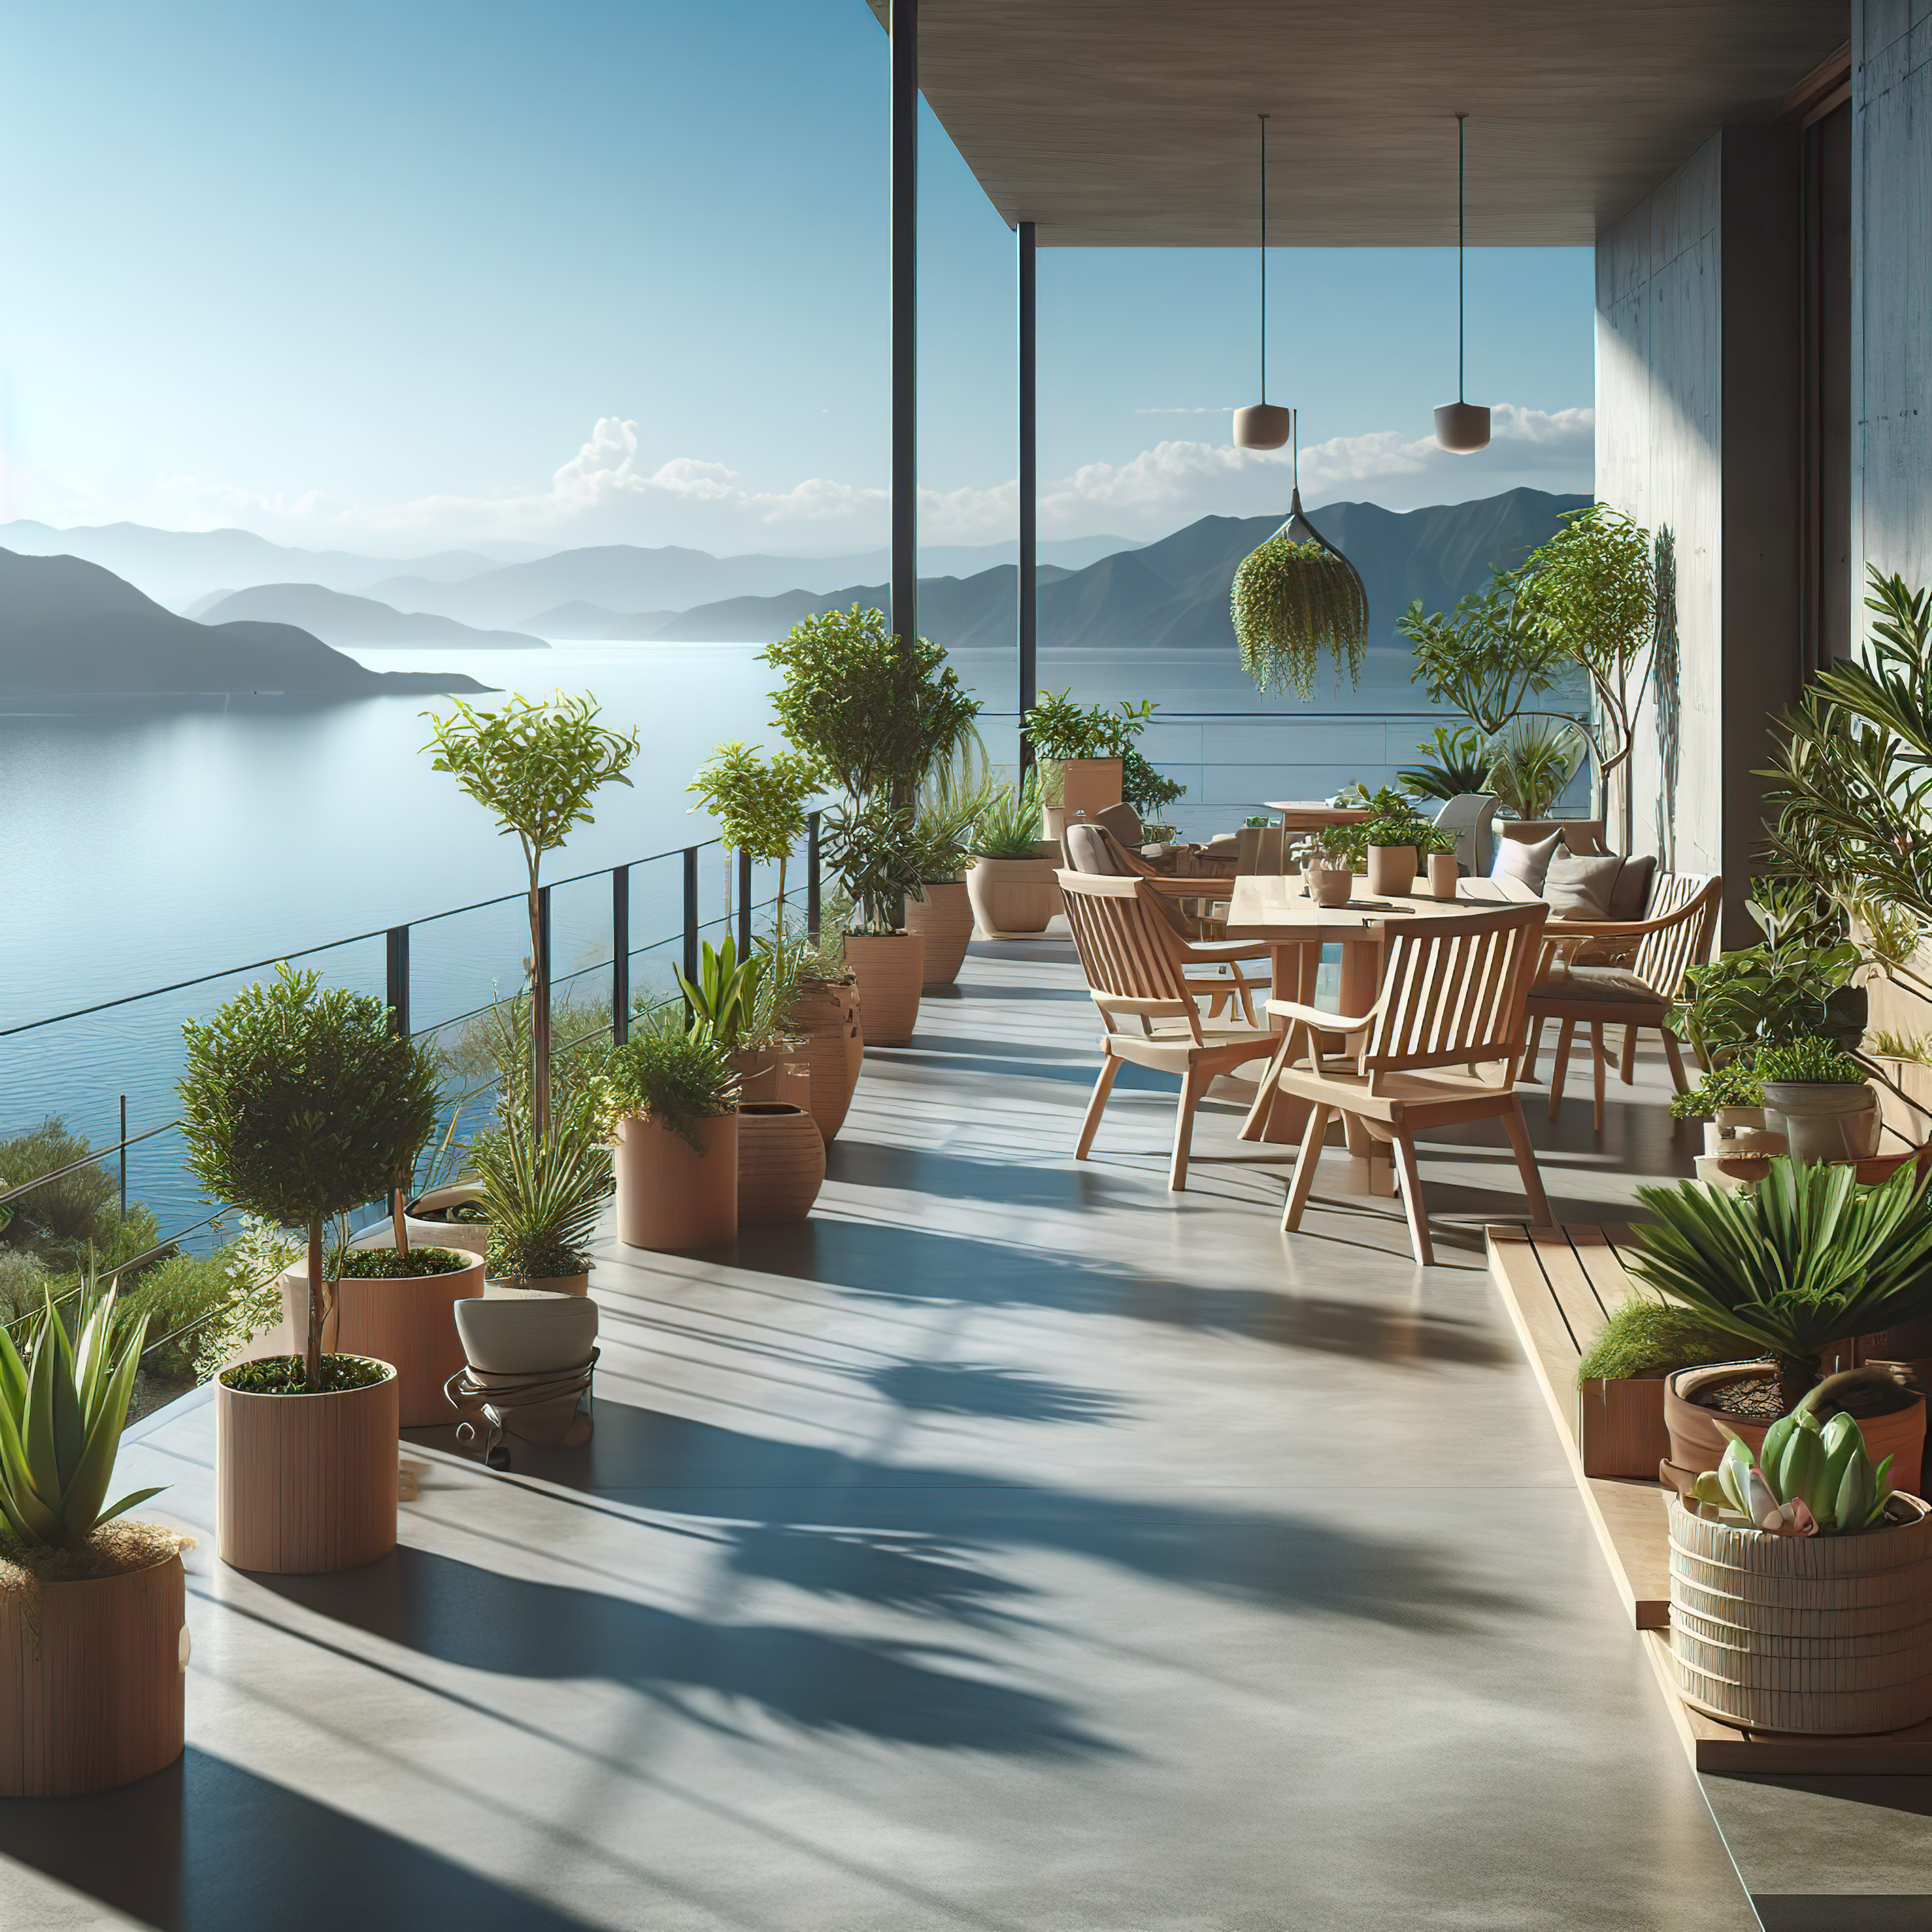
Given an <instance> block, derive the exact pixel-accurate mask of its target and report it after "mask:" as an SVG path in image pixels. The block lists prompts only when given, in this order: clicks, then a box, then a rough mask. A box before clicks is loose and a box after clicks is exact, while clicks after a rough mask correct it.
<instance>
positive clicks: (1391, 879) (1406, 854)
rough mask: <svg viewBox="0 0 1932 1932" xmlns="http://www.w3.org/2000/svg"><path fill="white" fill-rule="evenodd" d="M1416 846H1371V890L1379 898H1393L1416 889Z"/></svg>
mask: <svg viewBox="0 0 1932 1932" xmlns="http://www.w3.org/2000/svg"><path fill="white" fill-rule="evenodd" d="M1415 860H1416V848H1415V847H1414V846H1413V845H1371V846H1370V847H1369V890H1370V892H1373V893H1374V894H1375V895H1376V896H1377V897H1378V898H1395V897H1397V896H1398V895H1400V894H1402V893H1403V892H1413V891H1414V890H1415Z"/></svg>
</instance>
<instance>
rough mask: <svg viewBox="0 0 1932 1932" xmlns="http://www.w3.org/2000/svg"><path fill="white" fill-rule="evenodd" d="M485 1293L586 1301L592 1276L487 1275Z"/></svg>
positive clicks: (488, 1294) (586, 1272)
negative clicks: (572, 1297) (544, 1296)
mask: <svg viewBox="0 0 1932 1932" xmlns="http://www.w3.org/2000/svg"><path fill="white" fill-rule="evenodd" d="M483 1292H484V1295H485V1296H486V1297H488V1296H491V1295H501V1294H504V1293H506V1292H507V1293H509V1294H514V1295H571V1296H574V1297H575V1298H577V1299H579V1300H585V1299H587V1298H589V1293H590V1275H589V1271H588V1270H587V1269H586V1271H584V1273H583V1274H493V1275H486V1276H485V1277H484V1280H483ZM405 1426H406V1427H407V1425H405Z"/></svg>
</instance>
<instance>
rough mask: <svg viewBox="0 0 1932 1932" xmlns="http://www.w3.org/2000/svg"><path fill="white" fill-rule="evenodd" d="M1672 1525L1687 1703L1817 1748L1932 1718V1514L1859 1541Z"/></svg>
mask: <svg viewBox="0 0 1932 1932" xmlns="http://www.w3.org/2000/svg"><path fill="white" fill-rule="evenodd" d="M1667 1508H1668V1509H1669V1511H1670V1625H1671V1631H1670V1647H1671V1653H1672V1655H1673V1657H1674V1658H1675V1659H1676V1666H1677V1682H1678V1688H1679V1691H1681V1692H1682V1695H1683V1698H1684V1701H1685V1703H1687V1704H1689V1705H1690V1706H1692V1707H1693V1708H1694V1709H1697V1710H1699V1711H1702V1712H1705V1713H1706V1715H1708V1716H1710V1717H1713V1718H1719V1719H1721V1721H1723V1722H1724V1723H1726V1724H1735V1725H1737V1726H1738V1727H1739V1728H1740V1729H1742V1730H1754V1731H1786V1732H1793V1733H1801V1734H1804V1735H1807V1736H1858V1735H1861V1734H1864V1733H1873V1732H1879V1731H1896V1730H1904V1729H1905V1728H1906V1727H1907V1726H1908V1725H1911V1724H1920V1723H1922V1722H1923V1721H1924V1720H1925V1719H1926V1718H1932V1513H1928V1511H1927V1506H1926V1505H1924V1503H1923V1502H1920V1501H1919V1500H1918V1498H1917V1497H1915V1496H1901V1497H1900V1498H1899V1499H1898V1508H1899V1511H1900V1513H1901V1514H1906V1513H1909V1520H1905V1521H1902V1522H1900V1521H1895V1522H1894V1523H1891V1524H1889V1525H1888V1526H1887V1527H1886V1528H1885V1529H1876V1530H1870V1531H1867V1532H1865V1533H1864V1534H1863V1535H1858V1536H1774V1535H1770V1534H1769V1533H1768V1532H1765V1531H1763V1530H1756V1529H1733V1528H1731V1527H1730V1526H1728V1525H1727V1524H1724V1523H1715V1522H1712V1520H1710V1519H1709V1518H1708V1517H1700V1516H1697V1515H1695V1514H1693V1513H1692V1512H1691V1511H1689V1510H1688V1509H1686V1508H1685V1507H1684V1505H1683V1503H1682V1501H1681V1500H1680V1499H1679V1498H1678V1497H1676V1496H1671V1497H1670V1498H1669V1499H1668V1502H1667Z"/></svg>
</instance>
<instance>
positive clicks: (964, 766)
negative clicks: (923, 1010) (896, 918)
mask: <svg viewBox="0 0 1932 1932" xmlns="http://www.w3.org/2000/svg"><path fill="white" fill-rule="evenodd" d="M997 789H998V787H996V786H995V784H994V782H993V781H992V779H991V778H987V777H986V776H983V775H977V773H976V771H975V768H974V762H973V761H972V760H971V759H970V758H968V757H967V756H966V755H965V754H961V755H959V757H956V758H954V759H953V760H951V761H950V763H947V764H944V765H942V766H939V767H938V769H935V771H934V772H932V774H931V775H929V778H927V780H926V783H925V784H923V785H922V786H921V787H920V788H919V807H918V820H917V826H916V829H917V832H918V834H919V848H920V850H921V851H922V852H923V853H925V855H926V864H925V865H923V866H922V868H921V869H920V877H919V897H918V898H916V899H908V900H907V901H906V909H905V920H906V930H907V932H916V933H917V934H918V935H919V937H920V938H922V939H923V940H924V941H926V978H925V981H924V983H923V989H922V990H924V991H925V992H938V991H940V990H941V989H944V988H945V987H947V986H951V985H952V984H953V982H954V981H955V980H957V979H958V978H959V969H960V968H961V967H962V966H963V965H965V962H966V948H967V946H968V943H969V942H970V941H971V939H972V937H973V922H974V912H973V902H972V898H971V895H970V893H969V892H968V889H967V886H966V868H967V865H968V857H967V853H968V847H969V845H970V844H971V838H972V832H973V828H974V825H975V824H976V823H977V822H978V820H979V818H980V814H982V813H983V811H985V810H986V807H987V806H988V805H989V804H990V803H991V802H992V798H993V794H994V793H995V790H997Z"/></svg>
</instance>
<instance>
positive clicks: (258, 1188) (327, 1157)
mask: <svg viewBox="0 0 1932 1932" xmlns="http://www.w3.org/2000/svg"><path fill="white" fill-rule="evenodd" d="M390 1017H391V1016H390V1013H389V1008H388V1007H386V1006H384V1005H383V1003H382V1001H380V1000H376V999H372V998H369V997H368V996H367V995H364V994H360V993H352V992H348V991H347V990H346V989H343V988H341V987H329V988H324V987H323V985H322V983H321V981H320V977H319V976H318V975H317V974H314V973H313V972H307V973H296V972H293V971H291V970H290V968H289V967H288V966H287V964H286V963H284V965H281V966H280V967H278V968H277V969H276V973H275V978H274V979H272V980H269V981H267V982H266V983H263V982H257V983H256V984H255V985H254V986H248V987H245V988H244V989H242V992H239V993H238V994H236V996H235V997H234V998H233V999H232V1000H230V1001H229V1002H228V1003H227V1004H226V1006H224V1007H222V1008H221V1010H220V1011H219V1012H218V1013H217V1014H216V1015H215V1016H214V1019H211V1020H210V1021H208V1022H205V1023H203V1022H197V1021H193V1020H190V1021H188V1022H186V1023H185V1025H184V1026H183V1028H182V1033H183V1034H184V1037H185V1040H186V1043H187V1056H186V1057H187V1072H186V1073H185V1075H184V1077H183V1078H182V1080H181V1086H180V1094H181V1133H182V1138H183V1139H184V1141H185V1142H186V1143H187V1162H188V1166H189V1167H190V1169H191V1171H192V1172H193V1174H194V1176H195V1178H196V1180H198V1181H199V1182H200V1184H201V1185H202V1189H203V1190H204V1191H205V1193H206V1194H207V1195H208V1197H209V1199H211V1200H213V1201H214V1202H219V1203H220V1204H222V1205H226V1206H229V1207H233V1208H238V1209H239V1210H241V1211H242V1212H244V1213H245V1214H258V1215H260V1216H262V1217H263V1218H264V1219H266V1220H269V1221H272V1222H273V1223H275V1225H276V1226H278V1227H300V1228H304V1229H307V1231H308V1309H307V1311H306V1313H307V1318H308V1319H307V1321H306V1322H305V1330H306V1338H305V1345H304V1349H303V1352H302V1353H301V1354H300V1355H274V1356H269V1357H266V1358H260V1359H257V1360H255V1361H246V1362H242V1363H239V1364H236V1366H235V1367H233V1368H229V1369H226V1370H223V1372H222V1373H221V1374H220V1376H217V1378H216V1380H215V1385H214V1428H215V1433H214V1443H215V1482H216V1495H217V1507H216V1514H215V1523H216V1529H215V1538H216V1544H217V1548H218V1549H219V1550H220V1555H221V1558H222V1560H223V1562H227V1563H232V1564H233V1565H235V1567H236V1568H237V1569H242V1570H266V1571H278V1572H282V1573H299V1572H306V1571H318V1570H341V1569H347V1568H349V1567H350V1565H353V1564H358V1563H367V1562H370V1561H371V1559H374V1558H375V1557H377V1556H381V1555H382V1554H383V1553H384V1552H385V1551H386V1550H390V1549H392V1548H394V1547H395V1541H396V1435H397V1430H398V1427H399V1424H398V1394H399V1390H398V1384H397V1379H396V1371H395V1368H394V1367H392V1365H391V1364H389V1363H388V1362H386V1361H379V1360H376V1359H373V1358H369V1357H367V1356H362V1355H350V1354H346V1353H339V1354H329V1353H326V1352H325V1351H324V1349H323V1322H324V1319H325V1318H326V1315H327V1314H328V1312H329V1310H328V1306H327V1303H326V1300H325V1295H326V1283H325V1280H324V1270H323V1227H324V1225H325V1224H326V1223H327V1222H328V1221H329V1220H332V1218H334V1217H336V1216H338V1215H341V1214H347V1213H348V1212H350V1210H352V1209H353V1208H356V1207H358V1206H359V1205H362V1203H364V1202H368V1201H373V1200H382V1199H386V1198H387V1197H388V1196H389V1193H390V1191H391V1190H392V1188H393V1187H395V1184H396V1182H397V1180H398V1177H399V1176H400V1175H403V1174H404V1173H406V1172H407V1171H408V1169H409V1166H410V1162H411V1160H413V1158H414V1157H415V1155H416V1151H417V1150H418V1149H419V1148H421V1147H422V1145H424V1144H425V1142H427V1140H428V1138H429V1136H430V1134H431V1131H432V1130H434V1127H435V1124H436V1118H437V1101H438V1098H439V1095H438V1091H437V1076H436V1067H435V1063H434V1061H433V1060H432V1058H431V1056H430V1055H428V1053H427V1052H425V1051H424V1050H423V1049H421V1048H419V1047H418V1046H415V1045H413V1044H412V1043H410V1041H409V1040H406V1039H404V1037H402V1036H401V1035H400V1034H396V1033H395V1032H393V1031H391V1028H390Z"/></svg>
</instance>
